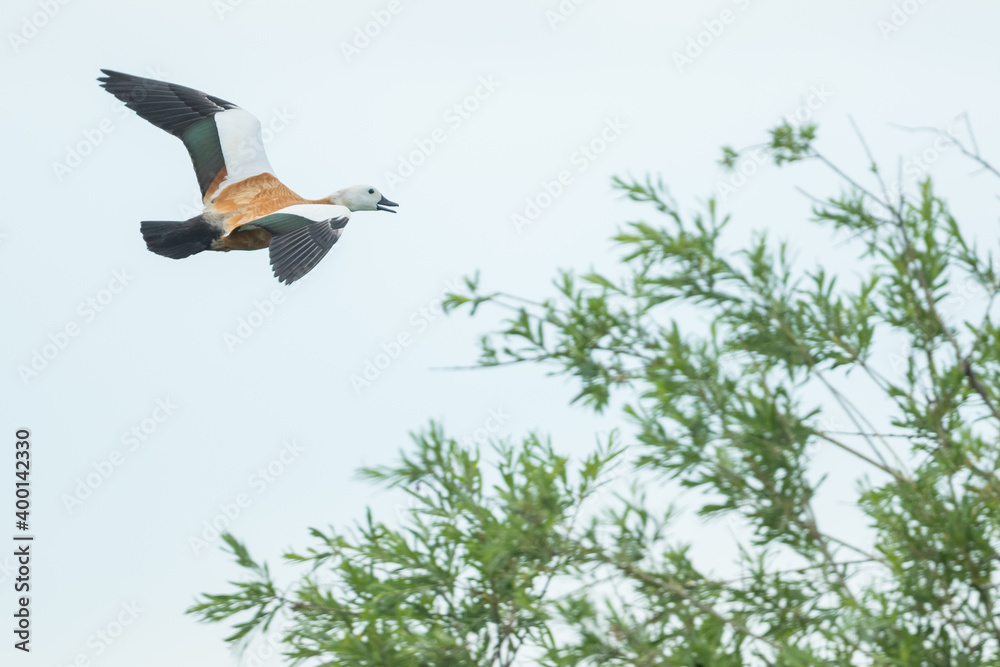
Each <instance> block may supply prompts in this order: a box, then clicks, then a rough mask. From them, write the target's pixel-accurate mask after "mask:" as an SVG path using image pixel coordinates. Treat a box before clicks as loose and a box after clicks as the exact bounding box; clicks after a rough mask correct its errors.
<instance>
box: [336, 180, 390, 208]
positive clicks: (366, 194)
mask: <svg viewBox="0 0 1000 667" xmlns="http://www.w3.org/2000/svg"><path fill="white" fill-rule="evenodd" d="M327 199H329V200H330V203H331V204H337V205H338V206H346V207H347V208H349V209H350V210H352V211H389V212H390V213H395V212H396V211H394V210H393V209H392V208H391V207H394V206H399V204H397V203H396V202H392V201H389V200H388V199H386V198H385V195H383V194H382V193H381V192H379V191H378V188H376V187H372V186H371V185H352V186H351V187H349V188H344V189H343V190H337V191H336V192H334V193H333V194H332V195H330V196H329V197H327Z"/></svg>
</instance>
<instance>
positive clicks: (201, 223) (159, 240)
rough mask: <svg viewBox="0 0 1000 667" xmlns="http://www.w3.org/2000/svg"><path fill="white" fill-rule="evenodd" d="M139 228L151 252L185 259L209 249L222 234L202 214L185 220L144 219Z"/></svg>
mask: <svg viewBox="0 0 1000 667" xmlns="http://www.w3.org/2000/svg"><path fill="white" fill-rule="evenodd" d="M139 229H140V230H141V231H142V238H143V239H144V240H145V241H146V247H147V248H149V250H150V251H151V252H155V253H156V254H157V255H163V256H164V257H170V258H171V259H184V258H185V257H190V256H191V255H194V254H197V253H199V252H201V251H202V250H208V249H209V248H210V247H211V246H212V242H213V241H215V240H216V239H217V238H219V237H220V236H221V235H222V232H221V231H220V230H219V229H218V228H217V227H215V226H213V225H210V224H208V223H207V222H206V221H205V219H204V217H203V216H200V215H199V216H196V217H194V218H191V219H190V220H185V221H184V222H161V221H143V222H142V223H140V225H139Z"/></svg>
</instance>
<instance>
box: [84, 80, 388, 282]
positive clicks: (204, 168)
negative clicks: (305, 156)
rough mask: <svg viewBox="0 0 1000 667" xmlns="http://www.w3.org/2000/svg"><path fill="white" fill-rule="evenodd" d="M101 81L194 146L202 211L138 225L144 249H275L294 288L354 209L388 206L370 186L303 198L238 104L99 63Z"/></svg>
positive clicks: (280, 269) (174, 252)
mask: <svg viewBox="0 0 1000 667" xmlns="http://www.w3.org/2000/svg"><path fill="white" fill-rule="evenodd" d="M101 71H102V72H103V73H104V74H105V76H103V77H100V78H98V81H100V82H101V86H103V87H104V89H105V90H107V91H108V92H109V93H111V94H112V95H114V96H115V97H117V98H118V99H119V100H121V101H122V102H124V103H125V106H127V107H128V108H129V109H132V110H133V111H135V112H136V113H137V114H139V116H140V117H142V118H145V119H146V120H148V121H149V122H150V123H152V124H153V125H155V126H156V127H158V128H160V129H161V130H165V131H167V132H169V133H170V134H172V135H174V136H175V137H178V138H179V139H180V140H181V141H182V142H184V146H185V147H186V148H187V151H188V154H189V155H190V156H191V162H193V163H194V171H195V174H196V175H197V177H198V185H199V187H200V188H201V194H202V202H203V204H204V207H205V210H204V212H203V213H201V215H197V216H195V217H193V218H191V219H190V220H185V221H182V222H163V221H145V222H142V223H140V226H139V228H140V231H141V232H142V237H143V239H145V241H146V247H147V248H149V250H151V251H152V252H155V253H156V254H158V255H163V256H164V257H170V258H172V259H183V258H184V257H190V256H191V255H194V254H196V253H199V252H202V251H204V250H216V251H222V252H228V251H230V250H260V249H262V248H270V251H269V252H270V255H271V268H272V269H273V270H274V275H275V276H276V277H277V278H278V280H279V281H281V282H283V283H286V284H291V283H293V282H295V281H296V280H298V279H299V278H301V277H302V276H304V275H305V274H307V273H309V271H311V270H312V269H313V267H315V266H316V264H318V263H319V261H320V260H321V259H323V257H324V256H326V253H328V252H329V251H330V248H332V247H333V244H334V243H336V242H337V240H338V239H340V236H341V234H343V233H344V225H346V224H347V221H348V220H349V219H350V217H351V212H352V211H389V212H392V213H395V210H393V209H394V207H396V206H397V204H396V203H395V202H391V201H389V200H388V199H386V198H385V196H384V195H382V193H381V192H379V191H378V189H377V188H374V187H372V186H369V185H355V186H352V187H349V188H345V189H343V190H338V191H337V192H334V193H333V194H332V195H330V196H329V197H324V198H322V199H305V198H304V197H300V196H299V195H297V194H295V193H294V192H292V191H291V190H290V189H289V188H288V187H287V186H286V185H285V184H283V183H282V182H281V181H279V180H278V179H277V178H276V177H275V176H274V172H273V170H272V169H271V165H270V163H269V162H268V161H267V155H266V154H265V153H264V142H263V139H262V136H261V126H260V121H259V120H257V118H255V117H254V116H253V114H251V113H250V112H248V111H246V110H244V109H241V108H240V107H238V106H236V105H235V104H233V103H231V102H227V101H226V100H223V99H220V98H218V97H213V96H212V95H207V94H205V93H203V92H200V91H197V90H194V89H193V88H186V87H185V86H179V85H177V84H173V83H166V82H164V81H157V80H155V79H145V78H143V77H139V76H132V75H130V74H122V73H121V72H114V71H112V70H107V69H102V70H101Z"/></svg>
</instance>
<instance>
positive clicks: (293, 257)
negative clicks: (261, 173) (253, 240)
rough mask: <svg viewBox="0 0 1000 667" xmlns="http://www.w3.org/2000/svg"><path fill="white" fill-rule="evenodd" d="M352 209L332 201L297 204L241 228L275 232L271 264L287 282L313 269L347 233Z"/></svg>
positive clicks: (280, 278) (276, 273)
mask: <svg viewBox="0 0 1000 667" xmlns="http://www.w3.org/2000/svg"><path fill="white" fill-rule="evenodd" d="M350 217H351V211H350V210H349V209H347V208H346V207H344V206H334V205H332V204H296V205H295V206H289V207H287V208H283V209H281V210H280V211H276V212H274V213H272V214H270V215H265V216H264V217H263V218H259V219H257V220H254V221H253V222H249V223H247V224H245V225H241V226H240V227H239V229H241V230H246V229H253V228H255V227H259V228H261V229H266V230H267V231H269V232H271V250H270V252H271V268H272V269H273V270H274V275H275V276H276V277H277V278H278V280H280V281H281V282H283V283H285V284H289V285H290V284H291V283H293V282H295V281H296V280H298V279H299V278H301V277H302V276H304V275H306V274H307V273H309V272H310V271H312V269H313V267H315V266H316V265H317V264H319V261H320V260H321V259H323V258H324V257H325V256H326V253H328V252H330V248H332V247H333V244H334V243H336V242H337V241H338V240H339V239H340V235H341V234H343V233H344V225H346V224H347V221H348V220H349V219H350Z"/></svg>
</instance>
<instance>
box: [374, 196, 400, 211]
mask: <svg viewBox="0 0 1000 667" xmlns="http://www.w3.org/2000/svg"><path fill="white" fill-rule="evenodd" d="M390 206H399V204H397V203H396V202H394V201H389V200H388V199H386V198H385V195H382V199H381V200H380V201H379V203H378V204H376V208H378V210H380V211H389V213H395V211H394V210H392V209H391V208H389V207H390Z"/></svg>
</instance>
